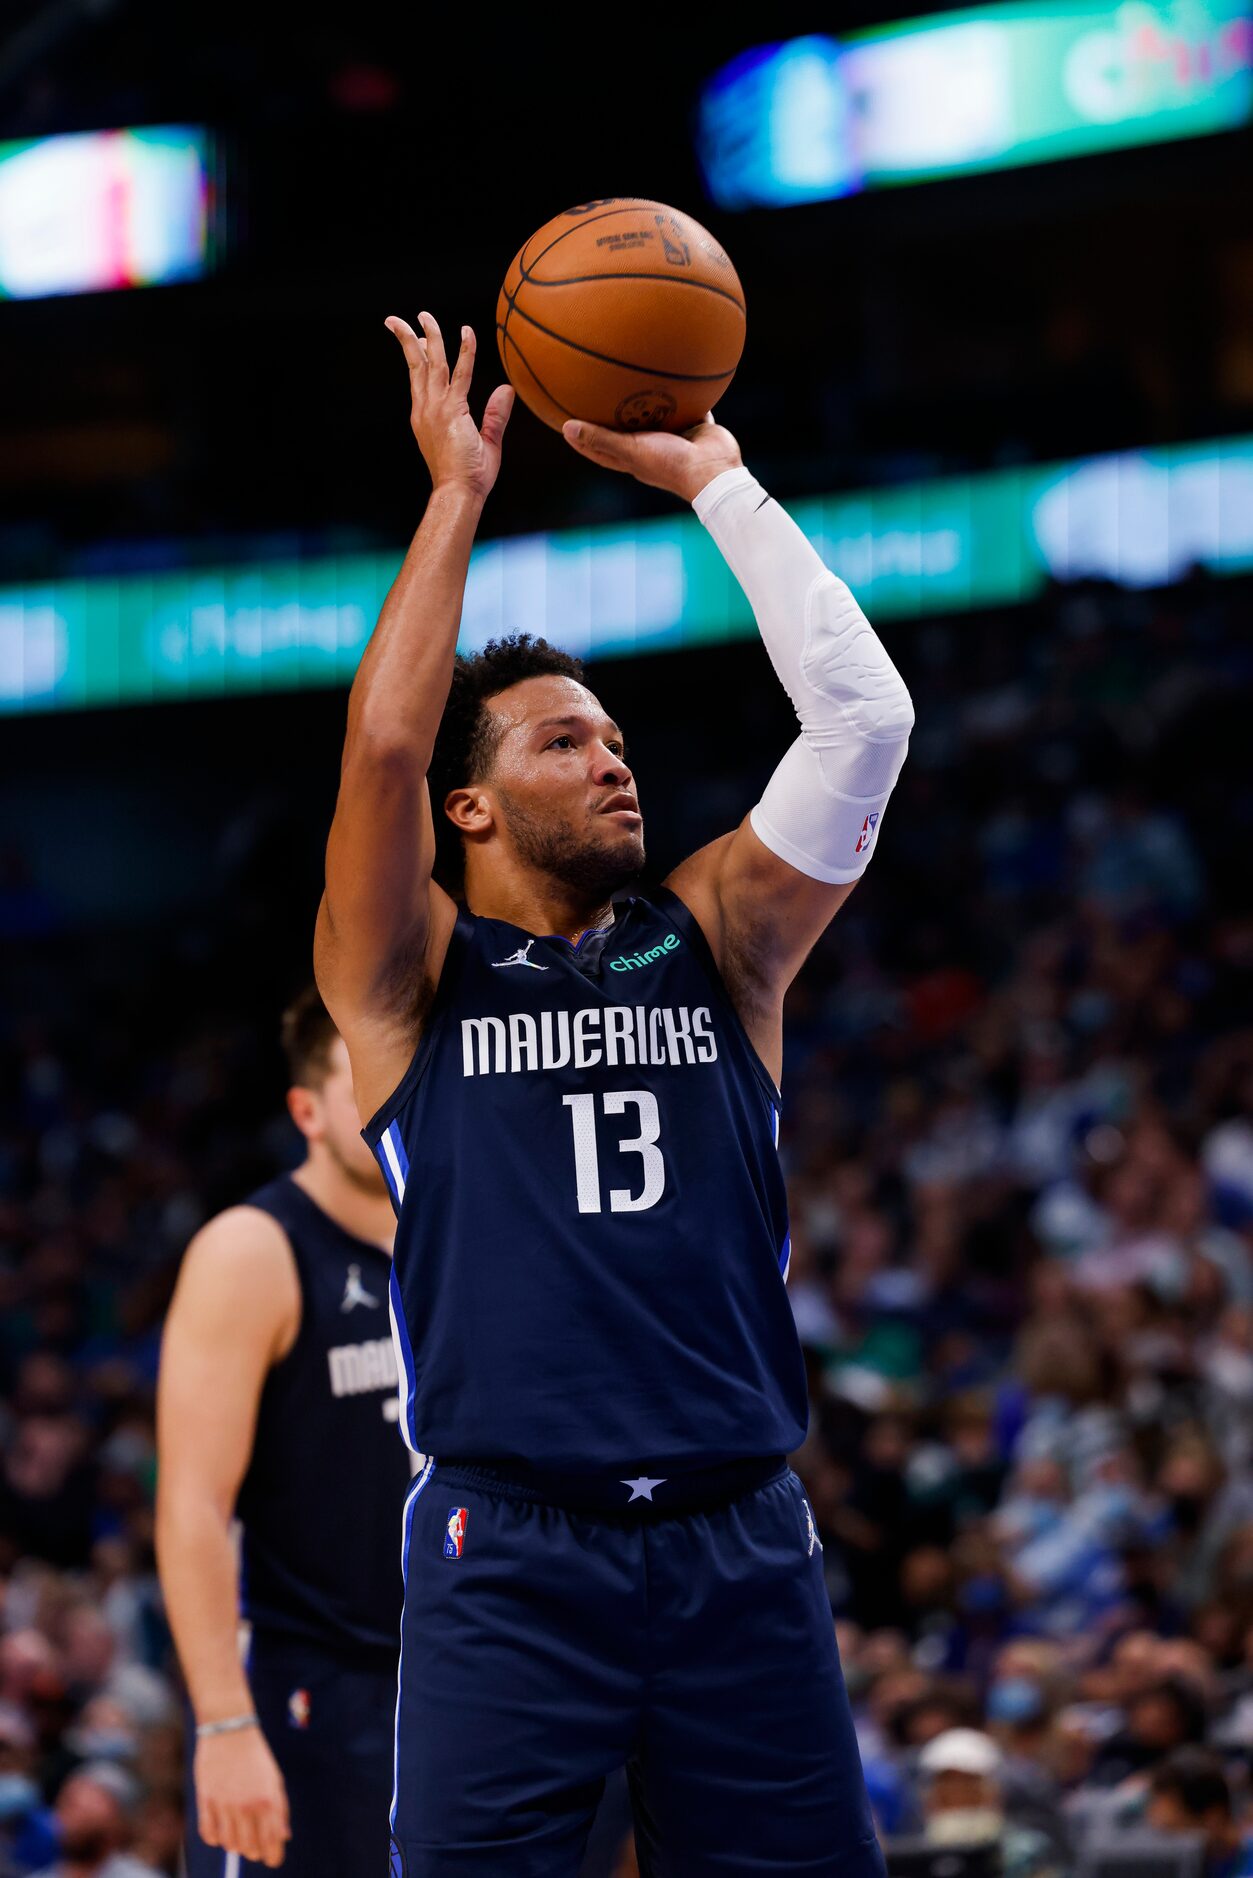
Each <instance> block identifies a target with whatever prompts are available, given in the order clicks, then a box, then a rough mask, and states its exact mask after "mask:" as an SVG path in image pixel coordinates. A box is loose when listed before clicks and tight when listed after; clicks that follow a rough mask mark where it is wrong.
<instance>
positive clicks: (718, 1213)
mask: <svg viewBox="0 0 1253 1878" xmlns="http://www.w3.org/2000/svg"><path fill="white" fill-rule="evenodd" d="M778 1124H779V1097H778V1092H777V1091H776V1089H775V1086H774V1083H773V1082H772V1080H771V1078H770V1076H769V1074H768V1072H767V1071H766V1069H765V1067H764V1066H763V1064H762V1063H761V1061H760V1059H759V1058H758V1056H757V1055H756V1053H755V1051H754V1050H753V1048H752V1046H751V1045H750V1043H749V1041H748V1038H747V1036H746V1034H745V1032H744V1030H743V1027H742V1026H741V1024H740V1021H739V1018H738V1017H737V1015H736V1013H735V1010H734V1008H733V1006H732V1004H731V1000H730V997H729V995H728V993H727V990H726V988H725V986H724V984H723V981H722V978H721V975H720V974H719V972H718V970H717V967H716V965H715V963H714V960H713V956H712V954H711V952H710V950H709V947H708V944H707V943H706V940H705V938H704V935H703V933H702V932H701V930H700V927H699V926H698V924H697V922H696V920H695V919H694V918H693V917H692V915H691V913H690V912H689V911H688V909H687V908H686V907H685V906H684V905H683V903H682V902H681V901H680V900H679V899H678V898H677V897H676V896H675V895H674V894H673V893H671V892H669V891H668V890H666V889H662V890H660V891H659V892H658V893H656V894H655V895H654V896H653V897H652V899H651V900H649V899H644V898H633V899H631V900H629V901H625V902H622V903H620V904H619V906H618V908H617V911H616V918H615V922H614V924H613V925H612V926H610V927H609V928H607V929H605V930H603V931H599V932H594V933H589V934H585V935H584V937H583V938H582V939H581V940H580V942H579V944H578V945H577V946H572V945H571V944H570V943H569V942H568V941H567V940H564V939H560V938H535V937H532V936H531V935H530V934H528V933H525V932H523V931H522V930H521V929H520V928H518V927H517V926H511V925H509V924H508V923H507V922H505V921H502V920H493V919H479V918H475V917H473V916H472V915H470V914H468V913H465V912H462V913H461V914H459V915H458V919H457V923H456V928H455V931H454V933H453V937H452V940H451V943H450V946H449V950H448V957H447V962H446V963H445V966H444V970H443V973H442V975H441V979H440V984H439V988H438V991H437V993H436V997H435V1001H434V1003H433V1005H432V1009H431V1012H430V1015H429V1017H428V1020H427V1023H426V1027H425V1030H424V1033H423V1036H422V1039H421V1042H420V1044H419V1046H418V1050H417V1052H416V1054H415V1056H414V1060H413V1062H412V1064H411V1065H410V1068H409V1071H408V1073H407V1074H406V1076H405V1078H404V1080H403V1082H402V1083H401V1084H400V1087H399V1088H398V1089H397V1090H396V1092H395V1094H394V1096H393V1097H392V1099H391V1100H390V1101H389V1102H387V1103H385V1104H384V1106H383V1108H381V1109H380V1110H379V1112H378V1114H377V1115H375V1116H374V1117H373V1119H372V1120H371V1122H370V1123H369V1125H368V1127H367V1128H366V1129H365V1130H364V1131H363V1132H364V1134H365V1138H366V1140H367V1141H368V1142H369V1144H370V1146H371V1147H372V1148H373V1149H374V1151H375V1153H376V1154H377V1155H378V1157H379V1161H380V1163H381V1165H382V1167H383V1171H384V1173H385V1174H386V1176H387V1179H388V1182H389V1185H390V1186H391V1189H392V1196H393V1200H394V1202H395V1204H396V1207H397V1214H398V1221H399V1223H398V1226H397V1233H396V1252H395V1263H394V1266H393V1271H392V1305H393V1318H394V1322H395V1331H396V1339H397V1346H398V1351H399V1355H400V1361H401V1366H402V1371H403V1374H402V1379H401V1413H402V1421H403V1425H404V1429H405V1434H406V1439H407V1440H408V1441H409V1442H410V1444H411V1446H412V1447H413V1448H414V1449H415V1451H417V1452H421V1453H423V1454H429V1455H432V1456H434V1457H435V1458H437V1459H438V1460H440V1461H452V1460H457V1459H463V1460H464V1459H476V1460H496V1461H513V1462H517V1461H521V1462H524V1463H530V1464H531V1465H533V1466H544V1467H549V1468H553V1469H563V1470H567V1471H596V1470H599V1469H602V1468H622V1469H624V1470H628V1469H629V1468H630V1467H632V1466H635V1467H639V1468H641V1469H643V1470H645V1471H647V1470H648V1469H650V1468H651V1469H652V1470H653V1471H654V1472H655V1471H657V1470H658V1469H662V1470H664V1469H666V1468H669V1469H671V1470H672V1471H677V1470H679V1469H681V1468H683V1467H692V1468H695V1467H703V1466H706V1465H714V1464H716V1463H717V1462H719V1461H723V1460H730V1459H740V1458H747V1457H751V1456H758V1455H771V1454H784V1453H787V1452H789V1451H790V1450H792V1449H793V1448H795V1447H797V1446H798V1445H799V1443H800V1442H801V1441H802V1440H803V1439H804V1436H805V1431H806V1423H807V1412H808V1407H807V1398H806V1389H805V1376H804V1366H803V1363H802V1359H801V1353H800V1345H799V1342H798V1339H797V1335H796V1330H795V1327H794V1324H793V1320H792V1313H791V1309H790V1307H789V1304H788V1301H787V1294H786V1291H785V1288H784V1277H785V1274H786V1266H787V1258H788V1237H787V1209H786V1198H785V1193H784V1186H783V1178H782V1174H781V1172H780V1169H779V1162H778V1154H777V1146H776V1144H777V1141H778ZM410 1170H412V1174H411V1173H410Z"/></svg>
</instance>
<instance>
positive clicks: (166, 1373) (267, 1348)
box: [156, 1206, 300, 1865]
mask: <svg viewBox="0 0 1253 1878" xmlns="http://www.w3.org/2000/svg"><path fill="white" fill-rule="evenodd" d="M299 1323H300V1285H299V1280H298V1278H297V1275H296V1269H295V1264H294V1261H293V1259H292V1254H291V1247H290V1246H289V1244H288V1242H287V1238H286V1236H285V1234H284V1233H283V1231H282V1229H281V1227H279V1225H278V1224H277V1222H276V1221H274V1220H272V1219H271V1218H270V1217H269V1215H268V1214H266V1213H263V1212H261V1211H260V1210H259V1209H258V1208H256V1207H247V1206H241V1207H234V1208H232V1209H231V1210H230V1211H229V1212H226V1213H222V1214H219V1216H218V1217H217V1218H216V1219H214V1220H211V1221H210V1222H209V1224H208V1225H207V1226H205V1227H204V1228H202V1230H201V1231H200V1232H199V1233H197V1235H196V1237H195V1238H194V1239H193V1240H192V1242H191V1244H190V1246H189V1247H188V1249H187V1253H186V1256H185V1257H184V1260H183V1266H182V1270H181V1271H180V1273H179V1279H178V1285H177V1288H176V1290H175V1293H174V1300H173V1303H172V1304H171V1306H170V1313H169V1316H168V1318H167V1320H166V1326H165V1336H164V1339H163V1342H162V1347H161V1367H160V1373H159V1377H158V1382H157V1450H158V1470H157V1527H156V1541H157V1559H158V1563H159V1566H160V1571H161V1584H162V1588H163V1590H164V1593H165V1605H166V1611H167V1613H168V1615H169V1619H170V1626H171V1629H172V1630H173V1632H174V1641H175V1643H176V1645H177V1646H178V1654H179V1660H180V1662H181V1663H182V1666H183V1675H184V1678H185V1680H186V1683H187V1689H188V1693H189V1695H190V1697H191V1703H192V1709H193V1711H194V1713H195V1717H196V1721H197V1722H198V1723H201V1722H216V1721H225V1720H228V1719H229V1718H231V1717H232V1716H237V1715H246V1714H248V1713H250V1712H251V1710H252V1696H251V1694H250V1692H249V1688H248V1679H247V1676H246V1674H245V1672H244V1667H243V1664H242V1663H241V1661H240V1656H239V1584H238V1573H237V1568H236V1562H235V1549H234V1545H233V1543H232V1535H231V1521H232V1518H233V1515H234V1510H235V1497H236V1494H237V1493H238V1491H239V1485H240V1482H241V1481H242V1479H243V1477H244V1472H245V1470H246V1468H247V1465H248V1457H249V1455H250V1454H251V1452H252V1443H253V1436H254V1433H255V1429H256V1420H257V1405H258V1403H259V1401H260V1399H261V1390H262V1387H263V1385H264V1382H265V1378H266V1373H267V1371H268V1370H269V1369H270V1368H271V1366H272V1365H273V1364H274V1363H275V1362H277V1361H278V1360H279V1359H280V1358H281V1357H282V1356H284V1355H285V1354H286V1352H287V1351H288V1350H289V1349H290V1348H291V1345H292V1343H293V1341H294V1339H295V1336H296V1331H297V1329H298V1328H299ZM195 1786H196V1803H197V1808H198V1819H199V1830H200V1836H201V1838H202V1839H203V1840H204V1841H205V1843H206V1844H207V1845H215V1846H221V1847H222V1848H223V1849H224V1850H225V1851H226V1852H228V1853H229V1852H238V1853H240V1854H241V1855H242V1856H243V1857H244V1858H250V1859H259V1860H260V1861H261V1862H262V1863H263V1864H266V1865H278V1864H280V1863H281V1861H282V1857H283V1850H284V1846H285V1844H286V1841H287V1837H288V1815H287V1796H286V1793H285V1791H284V1787H283V1777H282V1775H281V1774H280V1772H279V1770H278V1766H277V1764H276V1762H275V1760H274V1756H273V1755H272V1754H271V1752H270V1750H269V1748H268V1747H267V1745H266V1742H265V1740H264V1737H263V1736H262V1734H261V1732H260V1730H259V1729H258V1728H248V1729H242V1730H240V1731H239V1732H237V1733H231V1734H223V1735H215V1736H211V1737H209V1738H208V1739H206V1740H204V1741H201V1742H199V1743H198V1744H197V1748H196V1759H195Z"/></svg>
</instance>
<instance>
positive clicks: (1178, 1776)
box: [1146, 1748, 1253, 1878]
mask: <svg viewBox="0 0 1253 1878" xmlns="http://www.w3.org/2000/svg"><path fill="white" fill-rule="evenodd" d="M1146 1817H1147V1819H1148V1822H1149V1824H1150V1825H1151V1826H1153V1827H1154V1828H1155V1829H1156V1830H1157V1831H1158V1832H1166V1833H1171V1832H1202V1833H1204V1834H1205V1878H1250V1875H1251V1874H1253V1837H1250V1836H1248V1835H1246V1834H1244V1833H1242V1832H1241V1830H1240V1828H1239V1827H1238V1826H1237V1824H1236V1822H1235V1819H1234V1818H1233V1816H1232V1803H1231V1787H1230V1785H1229V1784H1228V1781H1227V1776H1226V1774H1225V1773H1224V1772H1223V1765H1222V1762H1221V1761H1220V1760H1219V1759H1218V1758H1217V1756H1216V1755H1213V1754H1207V1753H1205V1752H1204V1751H1203V1750H1202V1749H1200V1748H1180V1749H1179V1751H1178V1753H1176V1754H1172V1755H1171V1756H1170V1757H1169V1759H1167V1760H1165V1761H1163V1763H1162V1764H1161V1766H1160V1767H1158V1768H1157V1769H1156V1770H1155V1772H1154V1774H1153V1778H1152V1784H1151V1792H1150V1797H1149V1804H1148V1809H1147V1814H1146Z"/></svg>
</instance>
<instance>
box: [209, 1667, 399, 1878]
mask: <svg viewBox="0 0 1253 1878" xmlns="http://www.w3.org/2000/svg"><path fill="white" fill-rule="evenodd" d="M248 1681H249V1684H250V1686H251V1689H252V1697H253V1704H254V1706H255V1708H256V1711H257V1716H258V1719H259V1720H260V1723H261V1730H262V1733H263V1734H264V1735H265V1738H266V1740H267V1741H268V1742H269V1744H270V1747H271V1749H272V1751H273V1754H274V1758H275V1760H276V1761H277V1762H278V1764H279V1768H280V1770H281V1772H282V1775H283V1781H284V1783H285V1785H286V1787H287V1801H288V1805H289V1807H290V1808H291V1835H292V1836H291V1839H290V1841H289V1842H288V1847H287V1856H286V1858H285V1859H284V1860H283V1864H282V1868H281V1869H282V1871H283V1874H284V1878H356V1875H357V1874H358V1873H360V1874H361V1878H383V1874H384V1873H385V1872H386V1870H387V1809H388V1805H389V1803H390V1799H391V1783H392V1719H393V1715H394V1711H395V1707H396V1671H395V1666H394V1665H391V1666H388V1667H384V1666H383V1665H382V1664H376V1665H371V1666H367V1667H361V1666H358V1665H357V1664H355V1663H354V1662H353V1661H352V1660H350V1659H348V1658H346V1657H345V1656H343V1655H340V1654H338V1653H337V1652H334V1651H332V1650H328V1649H325V1648H320V1647H319V1646H318V1645H317V1644H314V1643H307V1642H305V1641H304V1640H303V1639H301V1638H295V1637H286V1636H278V1635H275V1634H274V1633H272V1632H270V1633H262V1632H254V1633H253V1638H252V1644H251V1647H250V1649H249V1653H248ZM185 1856H186V1873H187V1878H259V1874H261V1873H262V1872H268V1871H269V1867H267V1866H265V1865H259V1864H255V1863H254V1862H253V1861H252V1860H251V1859H246V1858H239V1857H237V1856H236V1855H235V1854H233V1853H227V1852H224V1851H223V1850H222V1848H221V1847H220V1846H209V1845H206V1844H205V1843H204V1841H203V1840H202V1839H201V1837H200V1835H199V1833H198V1832H197V1831H196V1817H195V1797H194V1794H193V1792H192V1787H191V1783H190V1780H189V1782H188V1789H187V1833H186V1847H185Z"/></svg>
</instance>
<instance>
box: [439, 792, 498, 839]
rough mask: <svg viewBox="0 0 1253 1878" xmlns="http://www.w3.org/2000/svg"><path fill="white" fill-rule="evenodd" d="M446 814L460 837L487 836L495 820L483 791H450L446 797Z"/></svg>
mask: <svg viewBox="0 0 1253 1878" xmlns="http://www.w3.org/2000/svg"><path fill="white" fill-rule="evenodd" d="M444 813H445V815H446V816H447V817H448V819H449V821H450V822H451V823H452V825H453V827H454V828H455V829H456V830H457V833H458V834H460V835H485V834H487V833H488V831H489V830H490V828H491V826H492V823H493V821H494V820H495V815H494V812H493V809H492V805H491V803H490V801H489V800H488V798H487V796H486V794H485V793H484V792H483V790H481V789H450V790H449V792H448V794H447V795H446V796H445V797H444Z"/></svg>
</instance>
